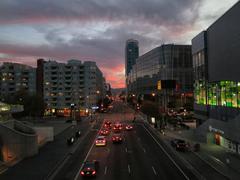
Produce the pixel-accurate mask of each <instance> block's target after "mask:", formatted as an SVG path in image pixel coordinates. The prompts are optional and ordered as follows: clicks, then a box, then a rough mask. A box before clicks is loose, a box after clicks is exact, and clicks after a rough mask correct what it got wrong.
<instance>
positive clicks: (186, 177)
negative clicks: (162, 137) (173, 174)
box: [141, 124, 190, 180]
mask: <svg viewBox="0 0 240 180" xmlns="http://www.w3.org/2000/svg"><path fill="white" fill-rule="evenodd" d="M141 126H142V127H143V128H144V129H145V130H146V131H147V132H148V134H149V135H150V136H151V137H152V138H153V140H154V141H155V142H156V143H157V144H158V146H159V147H160V148H161V149H162V151H163V152H164V153H165V154H166V155H167V157H168V158H169V159H170V160H171V161H172V163H173V164H174V165H175V166H176V167H177V169H178V170H179V171H180V172H181V173H182V175H183V176H184V177H185V179H187V180H190V179H189V177H188V176H187V175H186V174H185V173H184V172H183V170H182V169H181V168H180V167H179V165H178V164H177V163H176V162H175V161H174V160H173V158H172V157H171V156H170V155H169V154H168V153H167V151H166V150H165V149H164V148H163V146H162V145H161V144H160V143H159V142H158V141H157V140H156V138H155V137H154V136H153V135H152V134H151V133H150V131H149V130H148V129H147V128H146V127H145V126H144V125H142V124H141Z"/></svg>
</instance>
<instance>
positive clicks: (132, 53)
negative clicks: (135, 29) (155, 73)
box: [125, 39, 139, 76]
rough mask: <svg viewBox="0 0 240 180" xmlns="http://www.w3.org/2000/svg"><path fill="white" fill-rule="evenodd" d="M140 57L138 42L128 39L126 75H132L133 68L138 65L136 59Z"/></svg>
mask: <svg viewBox="0 0 240 180" xmlns="http://www.w3.org/2000/svg"><path fill="white" fill-rule="evenodd" d="M138 56H139V48H138V41H137V40H134V39H128V40H127V42H126V47H125V74H126V76H127V75H128V74H129V73H130V71H131V69H132V66H133V65H134V64H135V63H136V59H137V58H138Z"/></svg>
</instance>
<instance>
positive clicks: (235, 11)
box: [207, 2, 240, 82]
mask: <svg viewBox="0 0 240 180" xmlns="http://www.w3.org/2000/svg"><path fill="white" fill-rule="evenodd" d="M239 17H240V2H238V3H236V5H235V6H234V7H232V8H231V9H230V10H229V11H227V12H226V13H225V14H224V15H223V16H222V17H221V18H219V19H218V20H217V21H216V22H215V23H213V24H212V25H211V26H210V27H209V28H208V30H207V48H208V67H209V81H210V82H214V81H220V80H231V81H240V76H239V67H240V61H239V59H240V53H239V49H240V39H239V38H240V23H239Z"/></svg>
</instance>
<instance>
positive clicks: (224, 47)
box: [192, 2, 240, 153]
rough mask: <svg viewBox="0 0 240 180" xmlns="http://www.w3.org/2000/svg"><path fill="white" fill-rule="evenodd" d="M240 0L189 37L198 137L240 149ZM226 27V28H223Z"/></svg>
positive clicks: (236, 149) (235, 149) (236, 150)
mask: <svg viewBox="0 0 240 180" xmlns="http://www.w3.org/2000/svg"><path fill="white" fill-rule="evenodd" d="M239 17H240V2H238V3H236V4H235V5H234V6H233V7H232V8H231V9H230V10H229V11H227V12H226V13H225V14H224V15H223V16H222V17H220V18H219V19H218V20H217V21H216V22H214V23H213V24H212V25H211V26H210V27H209V28H208V29H207V30H206V31H203V32H201V33H200V34H198V35H197V36H196V37H194V38H193V39H192V55H193V68H194V99H195V102H194V112H195V117H196V118H197V119H198V121H199V122H200V124H202V125H201V126H200V127H199V128H198V129H197V132H198V135H199V137H202V140H205V141H208V142H209V143H215V144H218V145H221V146H224V147H226V148H228V149H230V150H232V151H234V152H238V153H240V135H239V130H240V76H239V72H240V71H239V67H240V61H239V59H240V52H239V49H240V41H239V37H240V36H239V35H240V33H239V32H240V24H239ZM226 27H227V28H226Z"/></svg>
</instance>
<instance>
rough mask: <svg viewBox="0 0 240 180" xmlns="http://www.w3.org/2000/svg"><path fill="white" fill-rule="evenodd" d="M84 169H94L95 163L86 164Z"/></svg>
mask: <svg viewBox="0 0 240 180" xmlns="http://www.w3.org/2000/svg"><path fill="white" fill-rule="evenodd" d="M84 168H94V162H85V164H84Z"/></svg>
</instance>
